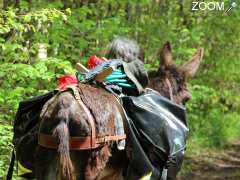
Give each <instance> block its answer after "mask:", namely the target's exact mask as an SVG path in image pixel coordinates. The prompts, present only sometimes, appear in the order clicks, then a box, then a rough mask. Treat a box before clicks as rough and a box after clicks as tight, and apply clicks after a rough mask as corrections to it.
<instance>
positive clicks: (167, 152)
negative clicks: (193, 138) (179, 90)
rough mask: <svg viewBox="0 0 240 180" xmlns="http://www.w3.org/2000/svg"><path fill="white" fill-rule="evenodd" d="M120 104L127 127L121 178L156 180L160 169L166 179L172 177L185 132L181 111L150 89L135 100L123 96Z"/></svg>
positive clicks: (175, 169) (181, 154)
mask: <svg viewBox="0 0 240 180" xmlns="http://www.w3.org/2000/svg"><path fill="white" fill-rule="evenodd" d="M122 101H123V106H124V109H125V111H126V114H127V116H128V118H127V119H128V120H127V123H128V127H129V129H128V141H127V144H128V145H127V148H128V150H127V152H129V165H128V167H127V170H126V176H125V179H126V180H129V179H131V180H138V179H141V178H143V177H144V176H145V175H149V176H150V177H151V178H150V179H151V180H159V177H161V175H162V171H163V169H167V176H168V177H175V176H176V174H177V172H178V171H179V170H180V167H181V164H182V160H183V155H184V151H185V145H186V138H187V133H188V128H187V124H186V113H185V108H184V107H182V106H179V105H177V104H175V103H173V102H171V101H170V100H168V99H167V98H165V97H163V96H161V95H160V94H159V93H158V92H156V91H153V90H150V89H148V90H147V91H146V92H145V93H144V94H142V95H140V96H137V97H133V96H126V97H123V98H122Z"/></svg>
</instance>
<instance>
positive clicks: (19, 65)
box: [0, 0, 240, 177]
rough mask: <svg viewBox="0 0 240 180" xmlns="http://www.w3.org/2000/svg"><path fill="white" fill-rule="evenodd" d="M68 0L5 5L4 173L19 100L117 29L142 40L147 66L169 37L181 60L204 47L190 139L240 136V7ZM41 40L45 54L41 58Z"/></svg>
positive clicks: (1, 35)
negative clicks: (219, 8) (227, 10)
mask: <svg viewBox="0 0 240 180" xmlns="http://www.w3.org/2000/svg"><path fill="white" fill-rule="evenodd" d="M9 2H10V1H9ZM62 2H63V1H60V0H55V1H51V2H50V1H47V0H41V1H35V0H33V1H32V3H31V4H28V3H27V2H26V1H20V4H19V8H17V9H16V8H12V7H9V8H8V9H7V10H0V69H1V70H0V104H1V107H0V133H1V134H0V135H1V139H0V152H1V160H0V177H3V175H4V173H5V170H6V164H7V163H8V162H7V161H8V160H9V152H10V151H9V149H10V147H11V143H10V142H11V136H12V134H11V123H12V122H13V119H14V114H15V113H16V110H17V107H18V103H19V101H21V100H24V99H27V98H29V97H31V96H35V95H38V94H42V93H45V92H47V91H48V90H52V89H54V88H55V87H56V83H57V82H56V81H57V77H58V76H59V75H60V74H65V73H74V70H73V68H72V65H74V64H75V63H76V62H78V61H81V62H83V63H85V62H86V59H87V58H88V57H89V56H90V55H93V54H97V55H101V56H102V55H103V54H104V51H105V48H106V45H107V44H108V42H109V41H110V40H111V39H113V38H114V37H116V36H127V37H131V38H134V39H136V40H137V41H138V42H139V43H140V45H141V47H142V48H143V49H144V50H145V52H146V63H147V64H146V68H147V69H156V68H158V66H159V61H158V60H157V59H158V57H157V52H158V49H159V47H160V46H161V45H162V44H163V43H164V42H165V41H167V40H168V41H171V42H172V44H173V51H174V59H175V60H176V62H177V63H178V64H182V63H184V62H185V61H186V60H187V59H188V58H190V57H191V56H192V54H193V53H194V52H195V49H196V48H197V47H204V49H205V55H204V61H203V63H202V65H201V67H200V72H199V74H198V76H197V78H196V79H195V80H193V81H191V82H190V83H189V86H190V89H191V91H192V92H193V100H192V101H191V102H190V104H188V106H187V108H188V111H189V125H190V130H191V133H190V135H191V136H190V138H191V139H190V142H191V143H197V144H201V145H204V146H221V145H222V144H224V143H225V142H226V141H227V140H229V139H231V138H238V137H240V131H238V129H239V128H240V123H239V122H238V120H239V119H240V98H239V89H240V86H239V82H240V71H239V67H240V61H239V59H240V53H239V49H240V43H239V42H240V36H239V32H240V26H239V22H240V11H239V9H234V10H233V11H231V12H230V13H229V14H225V13H223V12H222V11H208V10H206V11H194V12H193V11H191V10H190V9H191V1H189V0H186V1H178V0H173V1H167V0H162V1H148V0H141V1H137V0H134V1H127V0H122V1H116V0H103V1H92V0H89V1H86V2H85V1H70V0H67V1H64V2H68V3H65V4H63V3H62ZM181 2H183V3H181ZM10 5H11V4H10ZM30 9H31V10H30ZM40 44H44V45H45V46H46V47H47V53H48V58H47V59H44V60H42V59H41V60H40V59H38V58H37V54H38V49H39V45H40Z"/></svg>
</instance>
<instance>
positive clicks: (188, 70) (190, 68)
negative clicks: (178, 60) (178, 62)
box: [180, 48, 204, 79]
mask: <svg viewBox="0 0 240 180" xmlns="http://www.w3.org/2000/svg"><path fill="white" fill-rule="evenodd" d="M203 53H204V50H203V48H199V49H198V50H197V52H196V53H195V55H194V56H193V57H192V59H190V60H189V61H188V62H186V63H185V64H183V65H182V66H181V68H180V69H181V70H182V71H183V72H184V74H185V76H186V78H187V79H190V78H193V77H194V75H195V74H196V72H197V70H198V68H199V65H200V62H201V60H202V57H203Z"/></svg>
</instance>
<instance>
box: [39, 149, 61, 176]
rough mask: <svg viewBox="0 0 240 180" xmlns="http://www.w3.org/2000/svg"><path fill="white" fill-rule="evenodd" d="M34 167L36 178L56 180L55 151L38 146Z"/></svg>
mask: <svg viewBox="0 0 240 180" xmlns="http://www.w3.org/2000/svg"><path fill="white" fill-rule="evenodd" d="M35 169H36V172H35V173H36V179H37V180H53V179H54V180H55V179H56V180H57V174H58V173H57V157H56V151H54V150H49V149H45V148H42V147H39V149H38V152H37V156H36V168H35Z"/></svg>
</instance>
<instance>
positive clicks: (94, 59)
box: [88, 55, 104, 69]
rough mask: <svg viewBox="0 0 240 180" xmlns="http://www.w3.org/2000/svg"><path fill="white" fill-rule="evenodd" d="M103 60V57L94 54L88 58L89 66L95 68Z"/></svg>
mask: <svg viewBox="0 0 240 180" xmlns="http://www.w3.org/2000/svg"><path fill="white" fill-rule="evenodd" d="M102 62H104V60H103V59H101V58H99V57H97V56H96V55H93V56H91V57H90V58H89V59H88V68H89V69H92V68H95V67H96V66H97V65H98V64H101V63H102Z"/></svg>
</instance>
